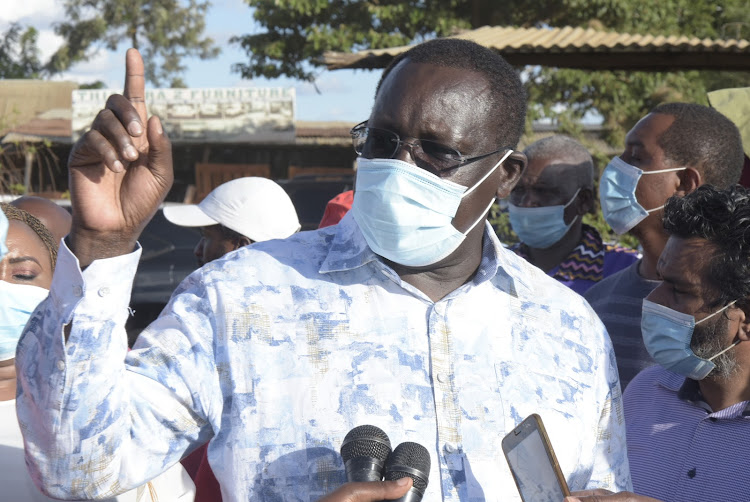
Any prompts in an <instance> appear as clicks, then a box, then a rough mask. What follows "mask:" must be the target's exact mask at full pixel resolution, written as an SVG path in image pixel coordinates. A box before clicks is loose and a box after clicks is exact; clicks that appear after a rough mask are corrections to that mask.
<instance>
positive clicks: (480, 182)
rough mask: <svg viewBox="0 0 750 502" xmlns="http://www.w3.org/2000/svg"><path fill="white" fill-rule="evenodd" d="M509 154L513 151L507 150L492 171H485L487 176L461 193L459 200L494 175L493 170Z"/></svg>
mask: <svg viewBox="0 0 750 502" xmlns="http://www.w3.org/2000/svg"><path fill="white" fill-rule="evenodd" d="M511 153H513V149H510V150H508V152H507V153H506V154H505V155H503V158H502V159H500V161H499V162H498V163H497V164H495V166H494V167H493V168H492V169H490V170H489V171H487V174H485V175H484V176H482V179H481V180H479V181H477V182H476V183H474V186H473V187H471V188H469V189H468V190H466V191H465V192H464V193H463V195H461V198H462V199H463V198H464V197H466V196H467V195H469V194H470V193H471V192H473V191H474V189H475V188H476V187H478V186H479V185H481V184H482V183H484V181H485V180H486V179H487V178H489V177H490V176H491V175H492V173H494V172H495V169H497V167H498V166H499V165H500V164H502V163H503V162H505V159H507V158H508V157H510V154H511ZM491 205H492V204H490V206H491Z"/></svg>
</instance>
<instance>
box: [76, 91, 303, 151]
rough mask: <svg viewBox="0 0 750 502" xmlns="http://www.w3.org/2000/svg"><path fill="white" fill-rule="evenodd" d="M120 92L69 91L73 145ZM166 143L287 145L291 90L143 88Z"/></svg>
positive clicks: (289, 140) (291, 126)
mask: <svg viewBox="0 0 750 502" xmlns="http://www.w3.org/2000/svg"><path fill="white" fill-rule="evenodd" d="M120 92H122V91H120V90H112V89H91V90H77V91H73V120H72V127H73V141H76V140H77V139H78V138H79V137H80V136H81V135H82V134H83V133H85V132H86V131H87V130H88V129H89V128H90V127H91V123H92V122H93V121H94V118H95V117H96V114H97V113H99V111H100V110H101V109H102V108H104V106H105V104H106V103H107V98H108V97H109V96H110V95H112V94H117V93H120ZM146 105H147V108H148V115H149V116H151V115H157V116H158V117H159V118H160V119H161V121H162V124H163V125H164V129H165V130H166V131H167V134H168V135H169V139H170V140H171V141H172V143H191V142H193V143H293V142H294V137H295V136H294V106H295V91H294V88H293V87H230V88H213V89H147V90H146Z"/></svg>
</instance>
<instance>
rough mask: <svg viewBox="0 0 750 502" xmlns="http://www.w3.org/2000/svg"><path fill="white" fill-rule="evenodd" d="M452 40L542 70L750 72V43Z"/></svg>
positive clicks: (618, 38) (379, 56) (497, 36)
mask: <svg viewBox="0 0 750 502" xmlns="http://www.w3.org/2000/svg"><path fill="white" fill-rule="evenodd" d="M452 38H460V39H465V40H471V41H474V42H477V43H478V44H481V45H484V46H486V47H490V48H492V49H495V50H497V51H498V52H500V53H501V54H502V55H503V57H504V58H505V59H507V60H508V62H509V63H511V64H513V65H516V66H523V65H542V66H552V67H559V68H580V69H591V70H615V69H633V70H646V71H664V70H678V69H721V70H750V41H748V40H735V39H730V40H714V39H708V38H704V39H700V38H697V37H687V36H663V35H631V34H627V33H615V32H607V31H597V30H594V29H591V28H588V29H584V28H572V27H570V26H568V27H565V28H516V27H509V26H484V27H482V28H478V29H476V30H471V31H466V32H463V33H461V34H458V35H455V36H454V37H452ZM408 49H409V46H404V47H391V48H388V49H378V50H367V51H361V52H356V53H345V52H327V53H326V54H325V55H324V58H323V61H324V63H325V64H326V65H327V66H328V69H329V70H336V69H342V68H369V69H373V68H384V67H386V66H387V65H388V63H390V61H391V60H392V59H393V58H394V57H395V56H396V55H398V54H400V53H402V52H404V51H406V50H408Z"/></svg>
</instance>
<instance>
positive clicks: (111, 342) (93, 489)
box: [17, 215, 631, 502]
mask: <svg viewBox="0 0 750 502" xmlns="http://www.w3.org/2000/svg"><path fill="white" fill-rule="evenodd" d="M138 255H139V253H138V252H135V253H132V254H131V255H125V256H120V257H116V258H111V259H107V260H99V261H96V262H94V263H92V264H91V265H90V266H89V267H88V268H87V269H86V271H85V272H83V273H81V272H80V269H79V268H78V265H77V262H76V259H75V257H74V256H73V255H72V254H71V253H70V252H69V251H68V250H67V249H61V253H60V256H59V257H58V264H57V268H56V270H55V277H54V280H53V285H52V289H51V293H50V299H49V300H47V301H46V302H45V303H43V304H42V305H41V306H40V308H39V309H38V310H37V312H36V313H35V314H34V316H33V317H32V320H31V321H30V323H29V325H28V326H27V330H26V333H25V334H24V337H23V338H22V341H21V343H20V346H19V351H18V354H17V356H18V357H17V367H18V374H19V376H18V379H19V397H18V400H17V402H18V414H19V419H20V422H21V424H22V429H23V431H24V435H25V440H26V445H27V458H28V462H29V464H30V469H31V471H32V476H33V477H34V478H35V480H36V482H37V483H38V484H39V485H42V486H43V487H44V489H45V490H46V491H47V493H50V494H52V495H53V496H60V497H62V496H67V497H71V496H72V497H81V496H93V495H96V496H102V495H107V494H110V493H115V492H118V491H121V490H125V489H128V488H130V487H133V486H137V485H140V484H142V483H143V482H144V481H145V480H147V479H149V478H152V477H154V476H155V475H157V474H158V473H160V472H162V471H163V470H165V469H166V468H167V467H169V466H170V465H172V464H174V463H175V462H177V461H178V460H179V459H180V458H181V457H182V456H183V455H185V453H186V452H187V451H189V450H192V449H194V448H196V447H197V446H198V445H199V444H201V443H203V442H205V441H208V440H209V439H211V443H210V445H209V448H208V458H209V462H210V464H211V467H212V468H213V470H214V473H215V474H216V478H217V479H218V481H219V482H220V484H221V486H222V494H223V497H224V500H226V501H250V500H252V501H256V500H268V501H270V500H285V501H305V502H307V501H314V500H317V499H318V498H319V497H321V496H322V495H324V494H326V493H328V492H330V491H332V490H333V489H335V488H336V487H337V486H339V485H340V484H341V483H342V482H344V481H345V474H344V469H343V465H342V460H341V458H340V456H339V454H338V451H339V448H340V445H341V441H342V440H343V438H344V436H345V435H346V434H347V432H349V430H351V429H352V428H353V427H355V426H358V425H362V424H372V425H376V426H378V427H380V428H381V429H383V430H384V431H385V432H386V433H388V434H389V436H390V438H391V442H392V444H393V446H394V447H395V445H397V444H399V443H401V442H402V441H414V442H418V443H420V444H422V445H424V446H425V447H427V448H428V450H429V451H430V453H431V457H432V469H431V471H430V483H429V486H428V488H427V493H426V494H425V498H424V500H426V501H435V500H445V501H457V500H461V501H485V500H488V501H489V500H493V501H494V500H497V501H500V500H502V501H508V500H519V496H518V493H517V490H516V487H515V485H514V482H513V479H512V477H511V474H510V472H509V470H508V467H507V464H506V461H505V458H504V456H503V453H502V449H501V440H502V438H503V436H504V435H505V434H506V432H508V431H510V430H511V429H512V428H513V427H515V426H516V425H518V423H519V422H520V421H521V420H522V419H523V418H525V417H526V416H527V415H529V414H531V413H539V414H540V415H541V416H542V418H543V420H544V423H545V425H546V428H547V431H548V433H549V436H550V439H551V441H552V444H553V446H554V447H555V450H556V453H557V457H558V460H559V462H560V465H561V467H562V470H563V472H564V473H565V475H566V477H567V479H568V483H569V484H570V487H571V489H574V490H576V489H583V488H593V487H602V488H608V489H610V490H614V491H620V490H626V489H630V487H631V486H630V476H629V468H628V461H627V455H626V450H625V432H624V421H623V413H622V397H621V394H620V387H619V382H618V378H617V370H616V367H615V358H614V354H613V351H612V346H611V344H610V341H609V338H608V336H607V334H606V331H605V329H604V327H603V326H602V324H601V323H600V322H599V320H598V318H597V317H596V315H595V314H594V313H593V311H592V310H591V309H590V308H589V306H588V305H587V304H586V303H585V301H584V300H582V299H581V297H579V296H578V295H576V294H574V293H572V292H571V291H570V290H568V289H567V288H566V287H565V286H562V285H560V284H559V283H558V282H557V281H555V280H554V279H551V278H549V277H547V276H546V275H545V274H544V273H543V272H542V271H540V270H539V269H537V268H535V267H533V266H531V265H529V264H528V263H527V262H526V261H525V260H523V259H522V258H520V257H517V256H516V255H515V254H514V253H513V252H511V251H508V250H505V249H503V247H502V246H501V245H500V243H499V242H498V241H497V239H496V237H495V236H494V233H493V232H492V231H491V229H490V227H489V226H487V230H486V231H485V237H484V252H483V257H482V261H481V264H480V266H479V269H478V270H477V272H476V274H475V277H474V278H473V279H472V280H470V281H469V282H467V283H466V284H464V285H463V286H461V287H460V288H458V289H457V290H455V291H454V292H452V293H450V294H449V295H448V296H446V297H445V298H443V299H441V300H440V301H438V302H433V301H431V300H430V299H429V298H428V297H427V296H426V295H425V294H423V293H422V292H421V291H419V290H417V289H416V288H414V287H412V286H411V285H409V284H407V283H405V282H403V281H401V279H400V278H399V276H398V275H397V274H396V273H394V271H393V270H392V269H390V268H389V267H388V266H387V265H385V264H384V263H383V262H382V261H381V260H380V259H379V258H378V257H377V256H376V255H375V254H374V253H373V252H372V251H371V250H370V249H369V248H368V246H367V244H366V242H365V240H364V238H363V237H362V234H361V233H360V231H359V228H358V227H357V225H356V222H355V221H354V219H353V218H352V217H351V215H348V216H347V217H345V218H344V220H343V221H342V222H341V223H340V224H339V225H337V226H333V227H328V228H324V229H321V230H317V231H314V232H303V233H300V234H296V235H294V236H292V237H290V238H289V239H287V240H284V241H269V242H264V243H259V244H255V245H253V246H250V247H247V248H244V249H240V250H238V251H236V252H233V253H230V254H228V255H227V256H226V257H225V258H224V259H221V260H218V261H214V262H211V263H210V264H208V265H207V266H205V267H203V268H202V269H200V270H198V271H196V272H195V273H193V274H192V275H191V276H189V277H188V278H187V279H185V281H184V282H183V283H182V284H181V285H180V287H179V288H178V289H177V291H176V292H175V294H174V295H173V297H172V300H171V302H170V304H169V305H168V306H167V308H166V309H165V311H164V312H163V313H162V315H161V316H160V317H159V319H157V320H156V321H155V322H154V323H153V324H152V325H151V326H150V327H149V328H148V329H147V330H146V331H144V332H143V333H142V334H141V336H140V338H139V340H138V343H137V344H136V347H135V350H133V351H131V352H129V353H128V352H127V347H126V334H125V330H124V328H123V324H124V321H125V318H126V315H127V314H126V307H127V301H128V298H129V293H130V283H131V282H132V277H133V275H134V272H135V268H136V265H137V262H138ZM65 324H69V326H70V336H69V339H68V341H67V343H65V342H64V335H63V332H64V329H63V326H64V325H65Z"/></svg>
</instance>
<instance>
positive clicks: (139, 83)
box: [123, 49, 148, 136]
mask: <svg viewBox="0 0 750 502" xmlns="http://www.w3.org/2000/svg"><path fill="white" fill-rule="evenodd" d="M123 95H124V96H125V97H126V98H127V99H128V100H129V101H130V102H131V103H132V104H133V107H134V108H135V110H136V111H137V112H138V117H139V118H140V121H141V123H140V124H138V126H139V127H137V128H134V124H133V123H131V124H129V125H128V131H130V133H131V134H133V133H135V134H133V135H134V136H138V135H140V134H141V133H142V132H143V126H144V124H146V121H147V120H148V115H147V114H146V78H145V71H144V68H143V59H142V58H141V54H140V53H139V52H138V50H137V49H128V52H127V54H126V55H125V92H124V93H123Z"/></svg>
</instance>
